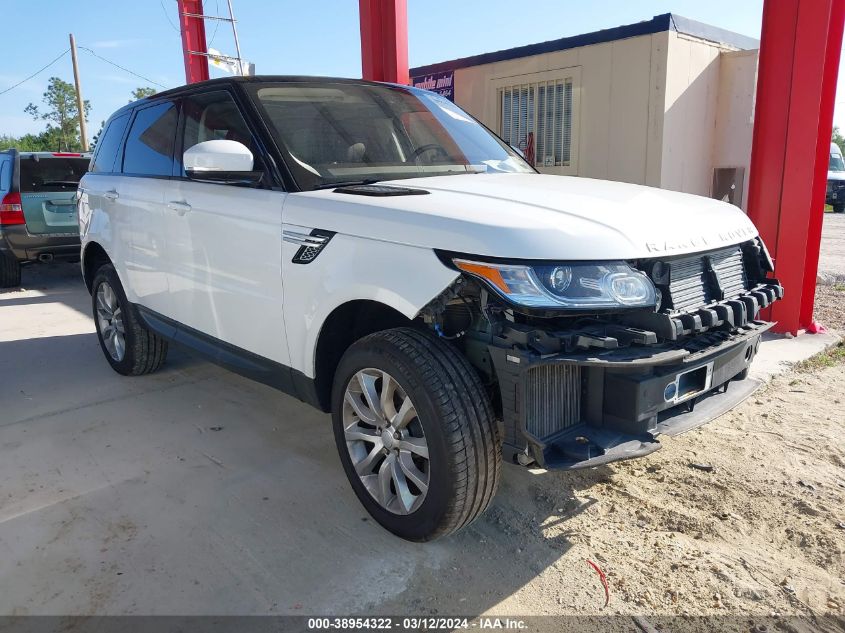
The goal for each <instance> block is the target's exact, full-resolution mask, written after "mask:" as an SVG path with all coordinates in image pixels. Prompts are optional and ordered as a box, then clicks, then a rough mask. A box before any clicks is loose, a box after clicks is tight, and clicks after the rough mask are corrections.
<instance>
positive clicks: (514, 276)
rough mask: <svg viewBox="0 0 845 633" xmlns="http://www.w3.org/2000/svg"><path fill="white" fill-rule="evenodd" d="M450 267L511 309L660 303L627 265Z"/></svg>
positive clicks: (470, 264)
mask: <svg viewBox="0 0 845 633" xmlns="http://www.w3.org/2000/svg"><path fill="white" fill-rule="evenodd" d="M452 261H453V262H454V264H455V266H457V267H458V269H460V270H462V271H464V272H466V273H469V274H470V275H473V276H474V277H478V278H480V279H483V280H484V281H486V282H487V284H488V285H489V286H490V287H492V288H493V289H494V290H495V291H496V292H498V293H499V294H500V295H502V297H504V298H505V299H507V300H508V301H510V302H511V303H514V304H518V305H522V306H526V307H529V308H572V309H582V310H583V309H592V308H621V307H625V308H645V307H653V306H654V305H655V304H656V302H657V295H656V292H655V288H654V284H652V283H651V280H649V278H648V277H646V276H645V275H644V274H643V273H641V272H639V271H638V270H634V269H633V268H631V267H630V266H629V265H628V264H626V263H625V262H585V263H577V264H555V265H544V266H523V265H519V264H495V263H490V262H476V261H470V260H466V259H454V260H452Z"/></svg>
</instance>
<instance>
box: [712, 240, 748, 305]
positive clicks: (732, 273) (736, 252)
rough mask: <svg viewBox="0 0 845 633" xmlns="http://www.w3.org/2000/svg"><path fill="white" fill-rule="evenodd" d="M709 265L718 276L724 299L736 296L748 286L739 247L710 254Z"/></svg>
mask: <svg viewBox="0 0 845 633" xmlns="http://www.w3.org/2000/svg"><path fill="white" fill-rule="evenodd" d="M710 265H711V266H712V267H713V272H714V273H716V277H718V278H719V286H720V287H721V288H722V292H724V294H725V299H733V298H734V297H738V296H739V295H741V294H742V293H743V292H745V290H746V289H747V288H748V277H747V276H746V274H745V263H744V262H743V261H742V251H741V250H740V249H739V247H736V248H733V249H730V250H726V251H719V252H718V253H713V254H712V255H711V256H710Z"/></svg>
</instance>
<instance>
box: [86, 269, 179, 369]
mask: <svg viewBox="0 0 845 633" xmlns="http://www.w3.org/2000/svg"><path fill="white" fill-rule="evenodd" d="M91 287H92V293H91V301H92V307H93V311H94V323H95V325H96V328H97V338H99V340H100V347H101V348H102V350H103V354H104V355H105V357H106V360H107V361H108V362H109V364H110V365H111V366H112V369H114V370H115V371H116V372H117V373H119V374H123V375H124V376H140V375H142V374H149V373H152V372H154V371H156V370H157V369H159V368H160V367H161V366H162V364H164V360H165V358H167V341H166V340H165V339H163V338H161V337H160V336H158V335H157V334H155V333H153V332H151V331H149V330H148V329H146V328H145V327H144V326H143V325H142V324H141V322H140V320H139V319H138V316H137V314H136V312H135V309H134V307H133V306H132V305H131V304H130V303H129V302H128V301H127V300H126V295H125V294H124V292H123V286H121V285H120V279H118V276H117V273H116V272H115V270H114V267H113V266H112V265H111V264H106V265H105V266H102V267H101V268H100V269H99V270H98V271H97V274H96V275H94V282H93V284H92V286H91Z"/></svg>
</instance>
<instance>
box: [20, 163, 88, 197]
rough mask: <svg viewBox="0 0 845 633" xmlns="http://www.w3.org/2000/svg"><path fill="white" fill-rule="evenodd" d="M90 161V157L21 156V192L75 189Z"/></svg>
mask: <svg viewBox="0 0 845 633" xmlns="http://www.w3.org/2000/svg"><path fill="white" fill-rule="evenodd" d="M89 162H91V161H90V159H89V158H67V157H63V156H62V157H59V156H50V157H46V156H38V157H26V156H21V171H20V185H21V193H35V192H40V191H50V192H53V191H75V190H76V187H77V186H78V185H79V179H80V178H82V176H84V175H85V172H86V171H88V163H89Z"/></svg>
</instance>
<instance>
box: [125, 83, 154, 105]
mask: <svg viewBox="0 0 845 633" xmlns="http://www.w3.org/2000/svg"><path fill="white" fill-rule="evenodd" d="M155 93H156V89H155V88H150V87H149V86H141V87H139V88H135V90H133V91H132V99H131V100H130V101H129V103H132V102H133V101H137V100H138V99H145V98H146V97H152V96H153V95H154V94H155Z"/></svg>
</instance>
